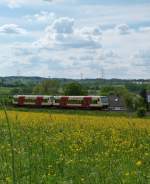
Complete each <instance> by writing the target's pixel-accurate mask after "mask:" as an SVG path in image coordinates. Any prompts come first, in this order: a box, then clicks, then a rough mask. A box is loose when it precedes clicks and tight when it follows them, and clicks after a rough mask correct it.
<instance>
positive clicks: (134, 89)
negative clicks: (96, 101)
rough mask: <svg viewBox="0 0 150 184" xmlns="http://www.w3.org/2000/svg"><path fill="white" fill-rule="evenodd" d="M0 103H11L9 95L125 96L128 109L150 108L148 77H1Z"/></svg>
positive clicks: (149, 82)
mask: <svg viewBox="0 0 150 184" xmlns="http://www.w3.org/2000/svg"><path fill="white" fill-rule="evenodd" d="M0 86H1V87H0V95H1V98H0V102H1V103H2V102H5V104H6V105H8V104H9V103H11V100H10V99H11V96H12V95H15V94H24V95H30V94H35V95H38V94H39V95H110V94H114V95H118V96H122V97H123V98H124V101H125V102H126V107H127V110H128V111H131V112H133V111H134V112H136V111H137V109H138V108H146V110H148V109H149V104H148V103H147V96H146V92H147V91H148V90H150V81H148V80H139V81H136V80H118V79H110V80H106V79H84V80H71V79H46V78H40V77H6V78H0Z"/></svg>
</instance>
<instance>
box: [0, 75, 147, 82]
mask: <svg viewBox="0 0 150 184" xmlns="http://www.w3.org/2000/svg"><path fill="white" fill-rule="evenodd" d="M13 77H14V78H21V77H22V78H41V79H42V78H43V79H50V80H53V79H56V80H61V79H64V80H127V81H130V80H131V81H141V80H144V81H150V78H147V79H144V78H137V79H136V78H132V79H128V78H82V79H81V78H64V77H54V78H53V77H52V78H51V77H42V76H22V75H20V76H17V75H10V76H9V75H8V76H0V78H13Z"/></svg>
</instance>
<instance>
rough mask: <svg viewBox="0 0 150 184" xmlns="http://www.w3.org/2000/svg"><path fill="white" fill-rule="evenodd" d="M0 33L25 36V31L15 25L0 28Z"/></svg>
mask: <svg viewBox="0 0 150 184" xmlns="http://www.w3.org/2000/svg"><path fill="white" fill-rule="evenodd" d="M0 33H2V34H25V33H27V32H26V30H25V29H23V28H21V27H19V26H18V25H16V24H5V25H3V26H1V27H0Z"/></svg>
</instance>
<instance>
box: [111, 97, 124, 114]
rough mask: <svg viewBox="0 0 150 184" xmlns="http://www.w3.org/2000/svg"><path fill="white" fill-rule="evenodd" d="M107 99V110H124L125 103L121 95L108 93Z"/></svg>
mask: <svg viewBox="0 0 150 184" xmlns="http://www.w3.org/2000/svg"><path fill="white" fill-rule="evenodd" d="M108 100H109V110H112V111H125V110H126V104H125V100H124V98H123V97H121V96H118V95H110V96H109V97H108Z"/></svg>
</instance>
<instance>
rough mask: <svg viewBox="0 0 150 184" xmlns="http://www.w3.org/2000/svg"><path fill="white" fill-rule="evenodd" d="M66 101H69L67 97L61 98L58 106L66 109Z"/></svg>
mask: <svg viewBox="0 0 150 184" xmlns="http://www.w3.org/2000/svg"><path fill="white" fill-rule="evenodd" d="M68 99H69V97H67V96H64V97H61V99H60V106H61V107H66V106H67V103H68Z"/></svg>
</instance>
